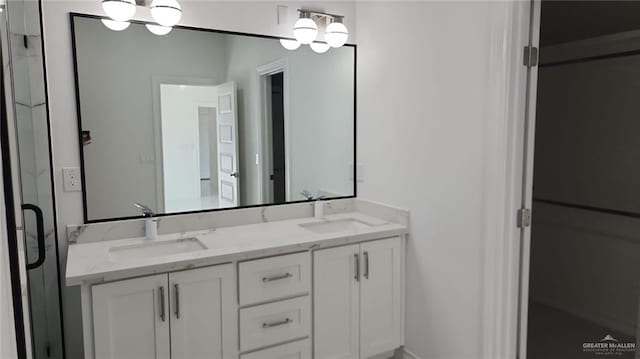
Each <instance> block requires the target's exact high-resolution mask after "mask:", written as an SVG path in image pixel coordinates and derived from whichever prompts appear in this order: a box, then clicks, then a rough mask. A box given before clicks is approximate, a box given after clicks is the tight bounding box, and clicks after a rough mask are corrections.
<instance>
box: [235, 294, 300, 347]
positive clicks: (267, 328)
mask: <svg viewBox="0 0 640 359" xmlns="http://www.w3.org/2000/svg"><path fill="white" fill-rule="evenodd" d="M310 306H311V305H310V297H309V296H304V297H299V298H293V299H288V300H283V301H280V302H275V303H269V304H263V305H258V306H255V307H251V308H242V309H240V351H243V352H244V351H247V350H252V349H258V348H262V347H265V346H268V345H274V344H278V343H282V342H285V341H289V340H293V339H297V338H304V337H308V336H309V333H311V311H310Z"/></svg>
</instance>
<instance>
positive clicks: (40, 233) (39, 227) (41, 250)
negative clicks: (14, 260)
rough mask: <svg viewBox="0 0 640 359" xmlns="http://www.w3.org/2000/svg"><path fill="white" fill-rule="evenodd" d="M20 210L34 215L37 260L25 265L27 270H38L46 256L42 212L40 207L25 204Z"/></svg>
mask: <svg viewBox="0 0 640 359" xmlns="http://www.w3.org/2000/svg"><path fill="white" fill-rule="evenodd" d="M22 210H23V211H26V210H29V211H33V213H34V214H35V215H36V231H37V232H36V233H37V234H36V239H37V240H38V259H37V260H36V261H35V262H33V263H28V264H27V269H35V268H38V267H40V266H41V265H42V263H44V259H45V257H46V255H47V253H46V248H45V246H44V215H43V214H42V210H41V209H40V207H38V206H36V205H33V204H28V203H25V204H23V205H22Z"/></svg>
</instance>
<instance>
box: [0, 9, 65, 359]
mask: <svg viewBox="0 0 640 359" xmlns="http://www.w3.org/2000/svg"><path fill="white" fill-rule="evenodd" d="M39 6H40V2H39V1H23V0H11V1H8V2H7V4H6V11H5V12H4V13H3V15H2V16H5V17H6V18H5V19H4V20H6V22H5V24H6V26H3V28H2V29H1V31H2V37H3V39H2V40H3V42H7V43H8V45H9V46H8V48H9V54H8V55H9V56H8V58H9V62H10V63H9V69H10V70H9V71H10V72H11V78H12V89H13V91H12V92H13V103H8V104H7V106H8V107H11V110H9V111H8V112H9V113H13V117H14V118H13V119H9V120H13V121H14V122H15V133H14V134H13V136H15V139H16V141H17V152H18V168H19V170H18V172H19V178H20V181H19V183H17V184H14V186H15V187H16V188H18V189H19V193H18V195H19V196H20V200H21V203H22V214H20V213H18V214H17V215H22V216H23V228H22V229H23V233H24V247H25V252H26V271H27V282H28V288H29V300H28V301H29V303H27V304H28V306H29V313H30V325H29V327H30V328H31V333H30V334H31V342H32V353H33V357H34V358H63V357H64V348H63V346H64V345H63V339H62V336H63V331H62V315H61V306H60V303H61V296H60V280H59V279H60V277H59V267H58V265H59V264H58V250H57V233H56V226H55V212H54V208H55V207H54V197H53V185H52V184H53V183H52V174H51V158H50V136H49V124H48V113H47V103H46V92H45V75H44V74H45V73H44V65H43V64H44V61H43V53H42V36H41V27H40V8H39Z"/></svg>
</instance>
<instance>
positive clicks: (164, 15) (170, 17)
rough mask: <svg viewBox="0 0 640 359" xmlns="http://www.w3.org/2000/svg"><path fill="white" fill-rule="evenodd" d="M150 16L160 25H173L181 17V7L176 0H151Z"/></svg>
mask: <svg viewBox="0 0 640 359" xmlns="http://www.w3.org/2000/svg"><path fill="white" fill-rule="evenodd" d="M151 16H152V17H153V19H154V20H155V21H156V22H157V23H158V24H160V25H162V26H173V25H175V24H177V23H178V21H180V18H181V17H182V8H181V7H180V4H178V2H177V1H176V0H153V2H152V3H151Z"/></svg>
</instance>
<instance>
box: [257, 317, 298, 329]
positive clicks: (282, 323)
mask: <svg viewBox="0 0 640 359" xmlns="http://www.w3.org/2000/svg"><path fill="white" fill-rule="evenodd" d="M291 322H293V320H291V319H289V318H286V319H285V320H281V321H279V322H273V323H262V328H265V329H266V328H273V327H279V326H281V325H285V324H289V323H291Z"/></svg>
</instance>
